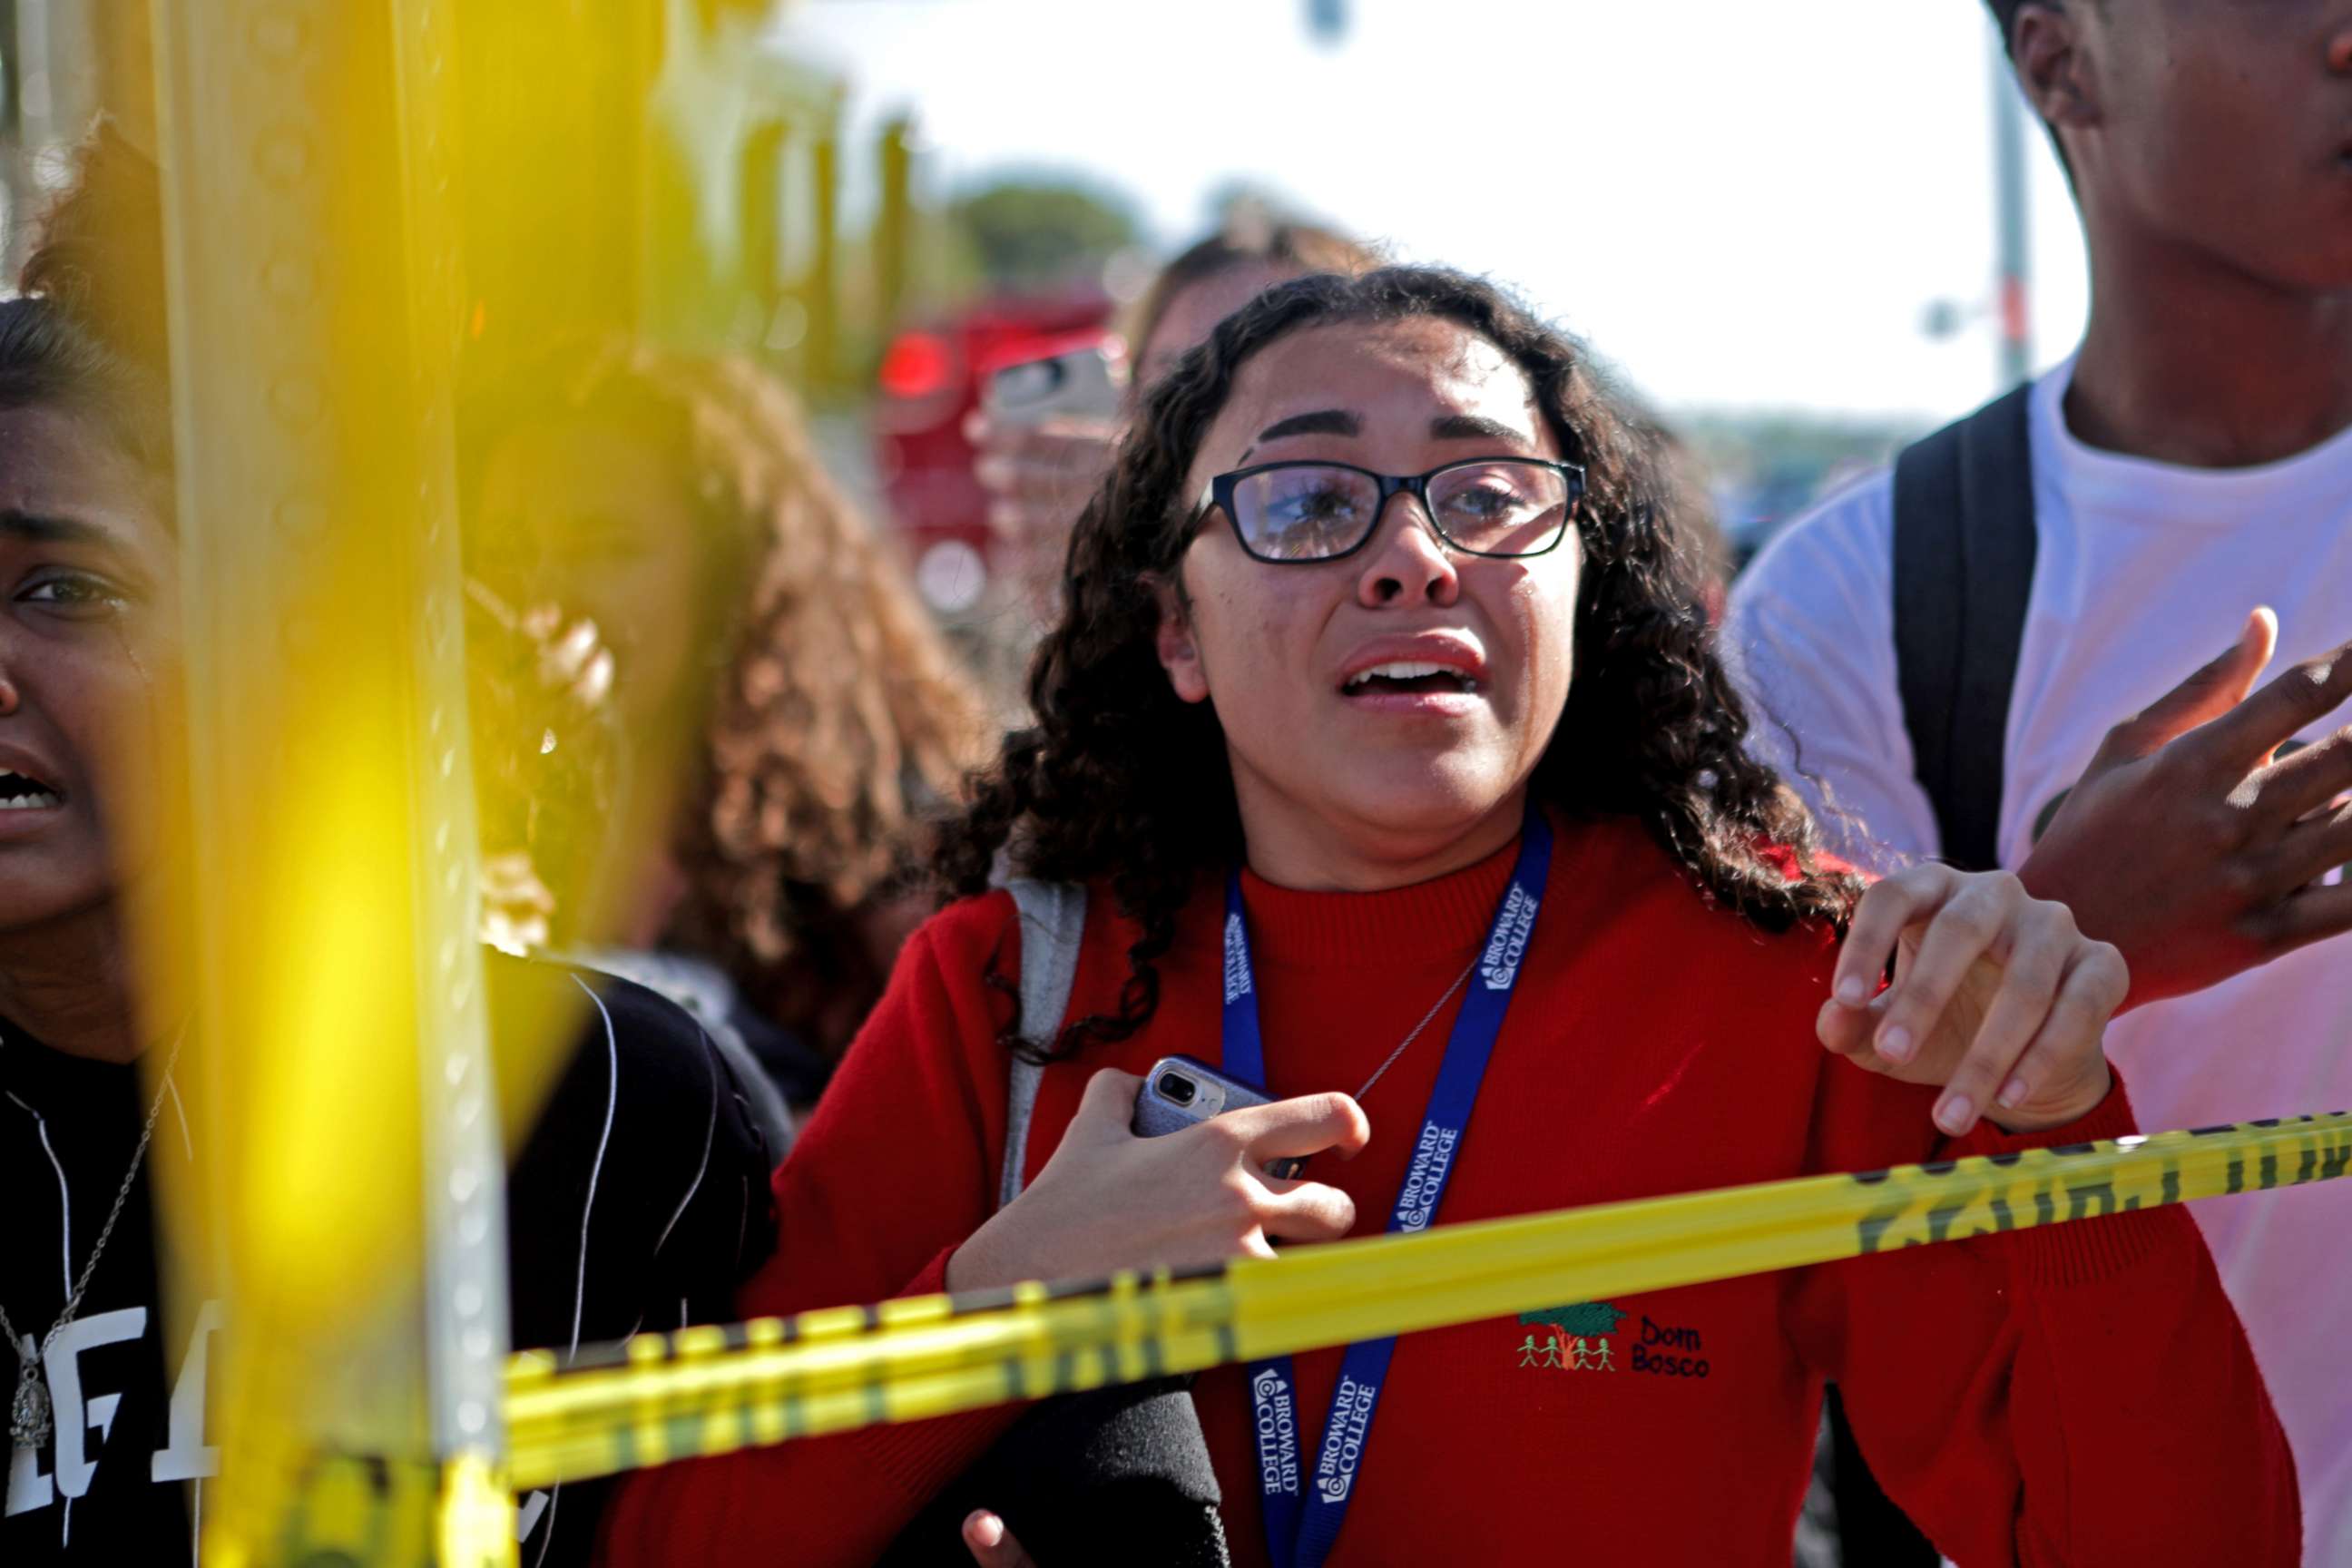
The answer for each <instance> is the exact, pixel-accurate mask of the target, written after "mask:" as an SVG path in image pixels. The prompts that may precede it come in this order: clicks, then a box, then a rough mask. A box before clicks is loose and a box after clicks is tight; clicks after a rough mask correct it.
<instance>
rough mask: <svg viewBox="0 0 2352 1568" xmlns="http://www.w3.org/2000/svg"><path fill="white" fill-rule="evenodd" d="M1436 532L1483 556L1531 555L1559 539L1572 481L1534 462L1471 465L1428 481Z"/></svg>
mask: <svg viewBox="0 0 2352 1568" xmlns="http://www.w3.org/2000/svg"><path fill="white" fill-rule="evenodd" d="M1429 510H1430V511H1431V512H1432V513H1433V515H1434V516H1435V517H1436V519H1437V527H1438V531H1440V532H1442V533H1444V535H1445V537H1446V538H1448V539H1450V540H1452V541H1453V542H1454V543H1456V544H1458V545H1460V546H1461V547H1462V548H1463V549H1465V550H1475V551H1477V552H1479V553H1480V554H1482V555H1533V554H1537V553H1539V552H1543V551H1546V550H1549V549H1550V548H1551V547H1552V545H1553V544H1554V543H1556V542H1558V541H1559V531H1560V529H1561V527H1562V525H1564V524H1565V523H1566V522H1567V521H1568V479H1567V477H1566V476H1565V475H1563V474H1561V473H1560V471H1559V469H1557V468H1544V467H1542V466H1541V465H1539V464H1536V463H1509V462H1497V463H1473V464H1468V465H1466V466H1465V467H1463V468H1448V469H1446V470H1445V471H1444V472H1443V473H1441V474H1439V475H1438V476H1437V477H1436V478H1435V479H1432V480H1430V481H1429Z"/></svg>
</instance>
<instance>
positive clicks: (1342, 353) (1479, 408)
mask: <svg viewBox="0 0 2352 1568" xmlns="http://www.w3.org/2000/svg"><path fill="white" fill-rule="evenodd" d="M1324 408H1340V409H1346V410H1348V411H1349V412H1351V413H1354V414H1357V415H1359V416H1360V417H1361V418H1362V419H1363V421H1364V424H1365V434H1366V435H1367V436H1368V437H1371V436H1376V435H1378V434H1380V433H1381V431H1382V429H1383V426H1391V425H1394V426H1410V427H1412V428H1413V429H1423V428H1425V427H1426V426H1427V423H1428V421H1429V420H1430V419H1432V418H1433V417H1437V416H1444V415H1454V414H1463V415H1475V416H1478V417H1480V418H1482V419H1487V420H1491V421H1493V422H1494V423H1496V424H1497V425H1502V426H1507V427H1509V428H1510V429H1513V430H1516V431H1518V432H1520V433H1522V434H1524V435H1525V436H1526V437H1528V440H1529V441H1530V442H1531V443H1534V444H1537V445H1542V444H1544V443H1545V442H1546V441H1547V439H1548V430H1547V428H1546V426H1545V424H1544V422H1543V420H1542V418H1541V416H1539V414H1538V411H1537V409H1536V405H1535V388H1534V387H1533V385H1531V384H1529V382H1528V377H1527V373H1526V372H1524V371H1522V370H1521V369H1520V368H1519V367H1518V366H1517V364H1516V363H1513V362H1512V360H1511V359H1510V358H1509V356H1508V355H1507V354H1505V353H1503V351H1502V350H1501V349H1500V348H1498V347H1496V345H1495V344H1494V343H1493V342H1489V341H1488V340H1486V338H1483V337H1480V336H1479V335H1478V334H1477V333H1475V332H1473V331H1470V330H1469V329H1468V328H1466V327H1464V326H1460V325H1457V324H1456V323H1454V322H1452V321H1436V320H1433V319H1430V318H1427V317H1418V318H1412V319H1408V320H1405V321H1381V322H1343V323H1340V324H1339V325H1336V326H1329V327H1315V328H1310V329H1308V330H1307V331H1301V332H1294V333H1292V334H1291V335H1290V336H1288V337H1286V338H1283V339H1281V340H1279V341H1277V342H1274V343H1272V344H1270V345H1268V346H1267V347H1266V348H1265V349H1264V350H1262V351H1261V352H1260V353H1257V354H1256V355H1255V356H1254V357H1253V358H1252V359H1250V360H1249V361H1248V363H1245V364H1244V365H1243V367H1242V369H1241V372H1240V374H1238V375H1236V376H1235V377H1234V390H1233V394H1232V395H1231V396H1230V397H1228V398H1227V399H1226V402H1225V406H1224V408H1223V411H1221V412H1220V413H1219V415H1218V416H1217V419H1216V421H1215V424H1214V426H1213V427H1212V431H1211V438H1210V445H1212V446H1214V445H1219V444H1221V443H1220V437H1223V439H1224V440H1227V441H1230V440H1232V439H1234V438H1235V437H1238V439H1239V441H1240V442H1241V443H1242V444H1243V445H1244V446H1245V445H1247V444H1248V443H1249V442H1250V440H1251V439H1252V438H1253V437H1255V435H1256V433H1257V432H1258V431H1260V430H1262V429H1265V427H1267V426H1270V425H1272V424H1274V423H1275V422H1276V421H1277V420H1280V419H1284V418H1286V417H1288V416H1291V415H1294V414H1299V413H1304V412H1307V411H1309V410H1313V409H1324ZM1234 449H1235V450H1238V449H1239V447H1235V448H1234Z"/></svg>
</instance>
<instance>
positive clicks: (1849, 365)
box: [782, 0, 2086, 415]
mask: <svg viewBox="0 0 2352 1568" xmlns="http://www.w3.org/2000/svg"><path fill="white" fill-rule="evenodd" d="M1346 5H1347V10H1348V13H1349V30H1348V33H1347V36H1346V37H1345V38H1344V40H1343V41H1341V42H1340V43H1339V44H1338V45H1336V46H1333V45H1327V44H1321V43H1318V42H1317V41H1316V40H1314V39H1313V38H1312V37H1310V36H1309V33H1308V29H1307V22H1306V16H1307V4H1306V0H1156V3H1145V0H795V3H794V4H793V5H790V6H789V7H788V9H787V12H786V16H785V19H784V21H783V23H782V37H783V38H784V40H785V41H786V42H787V44H788V46H789V47H792V48H793V50H794V52H796V53H798V54H801V55H803V57H805V58H813V59H816V60H821V61H824V62H828V63H830V64H831V65H833V66H834V67H835V68H838V69H840V70H841V71H842V72H843V74H844V75H845V77H846V78H847V79H848V81H849V84H850V89H851V94H852V97H851V100H850V109H849V114H850V121H851V126H852V133H853V137H854V140H855V141H856V142H866V140H867V138H868V137H869V136H870V134H871V132H872V130H873V128H874V127H875V126H876V125H877V124H878V123H879V122H880V121H881V120H882V119H883V118H885V117H886V116H887V115H888V114H890V113H892V112H895V111H897V110H902V109H906V108H908V107H911V108H912V109H913V110H915V111H916V114H917V117H918V120H919V124H920V126H921V128H922V131H923V133H924V135H925V137H926V139H927V140H928V142H929V144H930V153H929V164H928V168H927V173H926V176H925V177H926V180H927V184H928V188H929V190H930V191H932V192H933V193H938V192H940V191H945V190H949V189H952V188H955V187H957V186H959V185H961V184H966V183H969V182H971V181H974V180H977V179H979V178H982V177H984V176H985V175H987V174H991V173H994V172H1002V171H1007V170H1014V169H1019V170H1028V171H1037V170H1054V171H1063V172H1068V173H1073V174H1085V175H1089V176H1092V177H1094V178H1096V179H1097V180H1099V181H1101V182H1104V183H1106V184H1111V185H1115V186H1117V187H1118V188H1119V189H1121V190H1124V191H1125V192H1127V193H1128V194H1129V196H1130V197H1131V199H1133V200H1134V201H1135V202H1136V203H1137V204H1138V205H1139V208H1140V209H1141V211H1142V212H1143V213H1144V215H1145V216H1146V218H1147V221H1148V222H1149V223H1150V226H1151V227H1152V229H1153V231H1154V234H1155V236H1156V237H1157V238H1159V239H1160V241H1161V242H1163V243H1165V244H1167V245H1170V246H1171V247H1172V246H1174V245H1178V244H1181V243H1183V242H1185V241H1187V240H1189V239H1191V238H1192V237H1195V236H1196V234H1197V233H1198V232H1199V231H1200V230H1201V228H1202V226H1203V225H1204V223H1205V222H1206V219H1207V213H1208V198H1209V196H1210V194H1211V193H1212V192H1213V191H1215V190H1216V189H1217V188H1219V187H1220V186H1223V185H1226V184H1230V183H1232V182H1234V181H1235V180H1246V181H1248V182H1251V183H1252V184H1257V185H1262V186H1270V187H1273V188H1275V189H1276V190H1279V191H1282V192H1286V193H1289V194H1290V195H1291V196H1292V197H1293V198H1295V200H1296V201H1297V204H1298V205H1300V206H1301V207H1302V208H1304V209H1306V210H1307V211H1310V212H1312V213H1314V214H1316V215H1318V216H1321V217H1324V218H1326V219H1327V220H1329V221H1332V222H1335V223H1337V224H1339V226H1343V227H1346V228H1349V229H1351V230H1353V231H1355V232H1358V233H1360V234H1365V235H1369V236H1373V237H1380V238H1383V239H1386V240H1388V241H1389V242H1391V244H1392V245H1393V246H1394V247H1395V248H1396V249H1397V250H1398V251H1399V252H1400V253H1401V254H1402V256H1404V257H1405V258H1410V259H1416V260H1442V261H1445V262H1449V263H1452V264H1454V265H1457V266H1461V267H1465V268H1470V269H1472V270H1475V271H1483V272H1486V273H1490V274H1492V275H1493V276H1495V277H1496V278H1497V279H1502V280H1505V281H1507V282H1510V283H1513V284H1515V285H1517V287H1518V288H1519V289H1522V290H1523V291H1524V292H1525V293H1526V294H1527V295H1528V297H1529V298H1530V299H1531V300H1533V301H1534V302H1535V303H1536V305H1537V306H1538V307H1539V308H1540V309H1541V310H1544V311H1545V312H1546V313H1547V314H1549V315H1551V316H1553V317H1555V318H1557V319H1559V320H1560V321H1563V322H1565V323H1566V324H1567V325H1569V326H1570V327H1572V328H1574V329H1575V330H1577V331H1580V332H1582V333H1584V334H1586V335H1587V336H1588V337H1589V338H1590V339H1591V342H1593V343H1594V344H1595V346H1596V347H1598V348H1599V349H1600V350H1601V352H1602V353H1605V354H1607V355H1609V356H1611V357H1612V358H1614V359H1615V360H1616V361H1617V362H1618V363H1620V364H1621V365H1622V366H1623V367H1624V368H1625V369H1626V370H1627V371H1628V372H1629V373H1630V374H1632V376H1633V379H1634V381H1635V382H1636V383H1637V384H1640V385H1641V386H1643V388H1645V389H1646V390H1647V391H1648V392H1649V393H1650V394H1651V395H1652V396H1653V397H1654V398H1656V399H1657V400H1659V401H1660V402H1661V403H1663V404H1664V405H1667V406H1671V407H1694V406H1699V407H1710V408H1766V407H1790V406H1795V407H1801V408H1805V409H1810V410H1816V411H1823V412H1831V411H1853V412H1863V413H1872V414H1879V413H1900V414H1905V415H1948V414H1957V413H1959V412H1962V411H1965V410H1966V409H1967V408H1968V407H1969V406H1971V405H1974V404H1976V403H1978V402H1979V401H1981V400H1983V399H1984V398H1985V397H1986V396H1988V395H1990V393H1992V392H1993V391H1994V390H1995V353H1994V345H1993V340H1992V331H1991V327H1990V323H1989V322H1985V321H1978V322H1977V323H1975V324H1973V325H1971V326H1969V327H1968V328H1967V329H1965V330H1963V331H1961V332H1960V333H1959V334H1958V335H1957V336H1954V337H1949V338H1947V339H1945V340H1943V341H1940V342H1938V341H1935V340H1932V339H1930V338H1929V337H1927V335H1926V333H1925V332H1924V331H1923V330H1922V326H1921V316H1922V313H1923V311H1924V310H1926V309H1927V306H1928V305H1929V304H1930V303H1931V302H1932V301H1935V300H1951V301H1954V302H1956V303H1959V304H1962V305H1964V306H1968V307H1971V308H1973V307H1977V306H1979V305H1981V304H1983V303H1984V302H1986V301H1987V300H1989V299H1990V293H1991V279H1992V271H1993V226H1992V213H1993V195H1992V169H1991V145H1992V137H1991V129H1990V128H1991V115H1992V89H1991V85H1990V83H1991V78H1990V68H1989V63H1988V61H1989V53H1990V49H1991V47H1992V41H1991V39H1992V29H1991V26H1990V23H1989V22H1988V21H1987V20H1986V17H1985V14H1984V7H1983V5H1982V4H1981V0H1346ZM2032 163H2033V171H2032V222H2033V253H2034V262H2035V290H2036V292H2035V306H2034V321H2035V344H2036V357H2037V360H2038V361H2039V362H2040V363H2049V362H2051V361H2053V360H2055V359H2057V358H2059V357H2061V356H2063V354H2064V353H2066V352H2067V351H2068V350H2069V349H2070V348H2071V347H2072V345H2073V343H2074V340H2075V338H2076V337H2077V335H2078V334H2079V333H2080V331H2081V329H2082V321H2083V313H2084V303H2085V298H2086V287H2085V283H2084V276H2083V265H2082V251H2081V243H2080V240H2079V237H2078V236H2077V231H2076V229H2075V226H2074V216H2073V210H2072V208H2071V207H2070V206H2069V205H2068V204H2067V199H2066V193H2065V187H2064V184H2063V178H2062V176H2061V175H2060V174H2059V171H2058V166H2057V163H2056V161H2055V159H2054V158H2053V157H2052V156H2051V154H2050V153H2049V152H2048V149H2047V144H2046V142H2044V141H2043V140H2042V136H2041V134H2040V132H2039V130H2038V129H2036V130H2035V131H2034V132H2033V135H2032ZM852 176H853V178H859V179H862V178H863V176H862V175H861V174H860V173H859V169H858V166H856V165H853V168H852Z"/></svg>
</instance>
